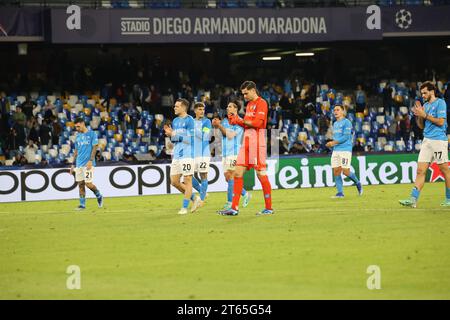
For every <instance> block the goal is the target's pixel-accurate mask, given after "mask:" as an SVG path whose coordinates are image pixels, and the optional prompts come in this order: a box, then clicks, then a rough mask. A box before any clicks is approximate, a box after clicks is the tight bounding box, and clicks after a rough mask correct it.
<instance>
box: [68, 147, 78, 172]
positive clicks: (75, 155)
mask: <svg viewBox="0 0 450 320" xmlns="http://www.w3.org/2000/svg"><path fill="white" fill-rule="evenodd" d="M77 157H78V150H77V148H76V147H75V151H74V152H73V162H72V165H71V166H70V174H73V172H74V169H75V166H74V163H75V162H76V160H77Z"/></svg>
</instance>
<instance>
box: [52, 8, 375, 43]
mask: <svg viewBox="0 0 450 320" xmlns="http://www.w3.org/2000/svg"><path fill="white" fill-rule="evenodd" d="M51 17H52V41H53V42H55V43H188V42H190V43H199V42H209V43H214V42H272V41H275V42H297V41H334V40H363V39H364V40H369V39H373V40H377V39H381V37H382V32H381V27H380V25H381V15H380V12H379V11H378V12H376V11H371V10H366V8H361V7H358V8H321V9H318V8H302V9H289V10H265V9H235V10H220V9H217V10H202V9H176V10H145V9H134V10H133V9H129V10H92V9H81V11H77V12H75V11H68V10H62V9H53V10H52V12H51ZM73 21H77V22H78V21H79V22H80V23H79V24H80V28H73V27H72V26H73ZM374 21H375V22H374Z"/></svg>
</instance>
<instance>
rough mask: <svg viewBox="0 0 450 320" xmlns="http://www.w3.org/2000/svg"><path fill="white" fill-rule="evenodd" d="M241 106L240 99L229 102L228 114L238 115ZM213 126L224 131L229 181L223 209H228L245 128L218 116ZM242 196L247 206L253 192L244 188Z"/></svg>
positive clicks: (224, 162)
mask: <svg viewBox="0 0 450 320" xmlns="http://www.w3.org/2000/svg"><path fill="white" fill-rule="evenodd" d="M239 106H240V103H239V102H238V101H231V102H230V103H228V106H227V113H228V115H237V114H238V112H239ZM213 126H214V127H215V128H218V129H219V130H220V132H221V133H222V163H223V172H224V175H225V180H226V181H227V183H228V189H227V203H226V204H225V206H224V208H223V209H224V210H228V209H231V202H232V201H233V189H234V171H235V169H236V161H237V157H238V154H239V149H240V148H241V144H242V139H243V136H244V128H243V127H241V126H239V125H237V124H235V125H231V124H230V123H229V122H228V118H226V117H225V118H224V119H223V120H222V122H221V121H220V120H219V119H217V118H216V119H214V120H213ZM242 196H243V197H242V200H243V204H242V206H243V207H246V206H248V204H249V202H250V198H251V194H250V192H247V191H246V190H245V189H244V188H243V189H242Z"/></svg>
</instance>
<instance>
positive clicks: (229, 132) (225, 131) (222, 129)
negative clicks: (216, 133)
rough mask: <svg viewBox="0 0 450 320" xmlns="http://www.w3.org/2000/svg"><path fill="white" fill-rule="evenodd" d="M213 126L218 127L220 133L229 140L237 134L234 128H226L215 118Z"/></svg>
mask: <svg viewBox="0 0 450 320" xmlns="http://www.w3.org/2000/svg"><path fill="white" fill-rule="evenodd" d="M213 126H214V127H215V128H217V129H219V130H220V132H221V133H222V135H223V136H225V137H227V139H229V140H231V139H233V138H234V137H235V136H236V135H237V132H235V131H234V130H230V129H226V128H225V127H224V126H223V125H222V123H221V122H220V120H219V119H217V118H216V119H214V120H213Z"/></svg>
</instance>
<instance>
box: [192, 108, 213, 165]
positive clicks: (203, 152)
mask: <svg viewBox="0 0 450 320" xmlns="http://www.w3.org/2000/svg"><path fill="white" fill-rule="evenodd" d="M194 123H195V131H194V133H195V134H194V135H195V138H194V155H195V157H211V151H210V149H209V140H210V138H211V132H212V130H211V128H212V126H211V120H209V119H208V118H205V117H203V118H202V119H199V120H197V119H194Z"/></svg>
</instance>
